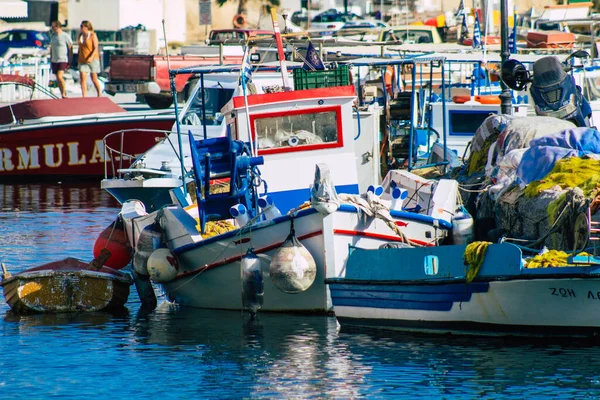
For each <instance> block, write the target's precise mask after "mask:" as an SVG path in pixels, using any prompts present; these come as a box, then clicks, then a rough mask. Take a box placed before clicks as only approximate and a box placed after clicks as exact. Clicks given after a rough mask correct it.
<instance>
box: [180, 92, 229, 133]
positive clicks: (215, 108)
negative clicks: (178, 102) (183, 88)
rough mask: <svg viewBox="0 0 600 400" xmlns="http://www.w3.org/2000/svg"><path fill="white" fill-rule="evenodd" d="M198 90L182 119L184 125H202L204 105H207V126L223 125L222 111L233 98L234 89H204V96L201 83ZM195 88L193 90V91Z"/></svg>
mask: <svg viewBox="0 0 600 400" xmlns="http://www.w3.org/2000/svg"><path fill="white" fill-rule="evenodd" d="M197 88H198V90H197V91H196V92H195V93H194V97H193V98H192V99H191V100H190V105H189V107H188V109H187V110H186V112H185V114H184V115H183V116H182V118H181V123H182V124H183V125H198V126H201V125H202V120H203V115H202V103H204V105H205V113H206V125H221V122H222V121H223V114H221V109H222V108H223V106H224V105H225V104H227V102H228V101H229V100H230V99H231V97H232V96H233V89H224V88H222V87H212V88H207V87H205V88H204V96H202V90H200V83H198V86H197ZM193 89H194V88H192V90H193Z"/></svg>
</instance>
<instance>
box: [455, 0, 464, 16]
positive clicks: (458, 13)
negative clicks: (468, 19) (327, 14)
mask: <svg viewBox="0 0 600 400" xmlns="http://www.w3.org/2000/svg"><path fill="white" fill-rule="evenodd" d="M461 15H465V0H460V4H459V5H458V8H457V9H456V14H454V16H455V17H459V16H461Z"/></svg>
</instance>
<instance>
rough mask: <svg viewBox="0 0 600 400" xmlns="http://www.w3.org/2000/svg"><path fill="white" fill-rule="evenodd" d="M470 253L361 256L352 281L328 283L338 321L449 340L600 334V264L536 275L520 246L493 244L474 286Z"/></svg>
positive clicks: (354, 261)
mask: <svg viewBox="0 0 600 400" xmlns="http://www.w3.org/2000/svg"><path fill="white" fill-rule="evenodd" d="M388 250H389V251H388ZM464 251H465V247H464V246H440V247H437V248H429V249H383V250H377V251H368V250H367V251H364V250H356V252H353V253H352V255H351V256H350V259H349V261H348V272H347V274H346V277H340V278H333V279H329V280H328V281H327V283H328V285H329V288H330V291H331V297H332V302H333V305H334V311H335V314H336V317H337V318H338V320H339V322H340V324H341V325H342V326H365V327H371V328H379V329H394V330H406V331H420V332H435V333H442V334H446V333H460V334H476V335H479V334H490V335H503V334H517V335H518V334H525V335H528V334H541V335H563V334H568V335H572V334H574V332H576V331H577V332H579V333H582V334H584V335H596V334H600V307H598V306H599V305H600V274H599V272H600V267H598V266H597V265H587V266H570V267H548V268H534V269H528V268H525V267H524V266H523V265H522V262H521V254H520V251H519V250H518V249H517V248H516V247H515V246H512V245H508V244H498V245H490V246H489V248H488V249H487V253H485V258H484V261H483V264H482V265H481V268H480V270H479V271H478V273H477V275H476V276H475V279H474V280H473V281H470V282H468V281H467V278H466V277H467V271H468V269H469V267H466V266H465V265H464V261H463V253H464ZM354 256H356V257H354ZM366 261H370V262H371V263H372V264H371V265H368V266H366V265H365V262H366Z"/></svg>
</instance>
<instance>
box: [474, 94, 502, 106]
mask: <svg viewBox="0 0 600 400" xmlns="http://www.w3.org/2000/svg"><path fill="white" fill-rule="evenodd" d="M475 101H478V102H480V103H481V104H502V100H500V96H498V95H484V96H475Z"/></svg>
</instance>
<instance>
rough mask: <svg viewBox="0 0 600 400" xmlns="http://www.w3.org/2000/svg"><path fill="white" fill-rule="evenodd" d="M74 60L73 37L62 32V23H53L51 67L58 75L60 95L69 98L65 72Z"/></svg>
mask: <svg viewBox="0 0 600 400" xmlns="http://www.w3.org/2000/svg"><path fill="white" fill-rule="evenodd" d="M72 58H73V41H72V40H71V36H69V35H68V34H67V33H66V32H64V31H63V30H62V27H61V25H60V22H58V21H54V22H52V36H51V37H50V67H51V68H52V73H54V74H55V75H56V81H57V83H58V88H59V89H60V94H61V95H62V97H63V98H65V97H67V84H66V82H65V71H66V70H67V68H68V67H69V65H70V64H71V59H72Z"/></svg>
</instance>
